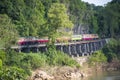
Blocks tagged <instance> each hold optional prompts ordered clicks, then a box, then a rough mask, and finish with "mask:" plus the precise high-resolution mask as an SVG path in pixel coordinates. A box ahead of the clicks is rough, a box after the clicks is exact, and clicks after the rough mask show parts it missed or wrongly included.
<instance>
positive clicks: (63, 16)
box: [47, 3, 73, 43]
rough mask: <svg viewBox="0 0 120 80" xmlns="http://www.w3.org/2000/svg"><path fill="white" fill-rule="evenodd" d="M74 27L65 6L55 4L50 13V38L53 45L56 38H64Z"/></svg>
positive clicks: (48, 27)
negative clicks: (68, 30)
mask: <svg viewBox="0 0 120 80" xmlns="http://www.w3.org/2000/svg"><path fill="white" fill-rule="evenodd" d="M72 27H73V24H72V22H71V21H70V20H69V16H68V15H67V9H66V7H65V5H64V4H59V3H54V4H52V5H51V7H50V9H49V11H48V26H47V29H48V33H49V35H48V37H49V39H50V41H51V43H54V42H55V38H56V37H58V36H63V35H64V34H65V33H66V32H67V31H66V29H71V28H72Z"/></svg>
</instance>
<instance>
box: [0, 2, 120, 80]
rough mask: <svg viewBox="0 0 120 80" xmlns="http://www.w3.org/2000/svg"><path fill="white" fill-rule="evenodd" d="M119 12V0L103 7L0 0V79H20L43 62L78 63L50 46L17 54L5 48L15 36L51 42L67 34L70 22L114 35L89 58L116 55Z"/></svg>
mask: <svg viewBox="0 0 120 80" xmlns="http://www.w3.org/2000/svg"><path fill="white" fill-rule="evenodd" d="M119 14H120V1H119V0H112V1H111V2H109V3H108V4H106V5H105V6H104V7H103V6H95V5H94V4H88V3H85V2H82V1H81V0H29V1H28V0H0V48H3V47H5V48H6V50H5V51H0V79H1V80H19V79H20V78H21V79H22V80H24V79H25V78H26V77H27V75H30V70H33V69H36V68H38V67H41V66H46V65H59V66H62V65H69V66H77V67H79V65H78V64H77V63H76V62H75V61H74V60H72V59H71V58H70V57H68V56H67V55H66V54H63V53H62V52H60V51H56V50H55V49H54V47H53V48H52V49H51V48H49V50H48V52H46V53H38V54H23V53H20V54H18V53H16V52H14V51H11V50H10V49H9V48H10V46H11V44H15V43H16V39H17V38H18V37H19V36H22V37H25V36H36V37H44V36H48V37H49V39H50V40H51V44H53V43H54V41H55V38H56V37H58V36H62V35H71V34H72V32H71V30H72V28H73V27H74V26H80V25H83V26H84V27H87V29H89V33H98V34H99V35H100V36H101V38H103V37H110V38H115V39H116V40H112V41H111V43H110V44H108V45H106V47H105V48H103V50H102V51H101V52H96V53H95V54H94V55H93V57H91V61H92V62H94V61H96V62H102V61H106V57H107V58H108V61H112V59H113V58H120V57H119V56H120V51H119V47H120V44H119V42H120V40H119V38H120V15H119ZM102 53H105V56H106V57H105V56H104V55H103V54H102ZM53 54H54V55H53ZM101 56H102V57H103V58H102V60H100V58H101ZM95 57H96V58H95Z"/></svg>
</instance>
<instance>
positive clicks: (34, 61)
mask: <svg viewBox="0 0 120 80" xmlns="http://www.w3.org/2000/svg"><path fill="white" fill-rule="evenodd" d="M46 60H47V57H46V55H44V54H41V53H40V54H38V53H30V54H27V55H25V56H24V58H23V59H22V60H21V62H22V64H24V66H25V65H28V66H29V67H30V68H31V69H36V68H38V67H41V66H45V65H46Z"/></svg>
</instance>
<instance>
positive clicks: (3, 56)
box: [0, 50, 6, 64]
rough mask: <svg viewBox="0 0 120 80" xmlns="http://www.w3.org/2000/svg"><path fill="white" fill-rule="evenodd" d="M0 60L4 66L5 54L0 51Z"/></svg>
mask: <svg viewBox="0 0 120 80" xmlns="http://www.w3.org/2000/svg"><path fill="white" fill-rule="evenodd" d="M0 59H1V60H2V62H3V63H4V64H5V61H6V53H5V52H4V51H3V50H0Z"/></svg>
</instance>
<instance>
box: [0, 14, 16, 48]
mask: <svg viewBox="0 0 120 80" xmlns="http://www.w3.org/2000/svg"><path fill="white" fill-rule="evenodd" d="M17 37H18V34H17V30H16V26H15V25H14V24H13V23H12V21H11V19H10V18H9V17H8V16H7V15H5V14H0V47H2V48H3V47H10V46H11V44H13V43H15V41H16V39H17Z"/></svg>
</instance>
